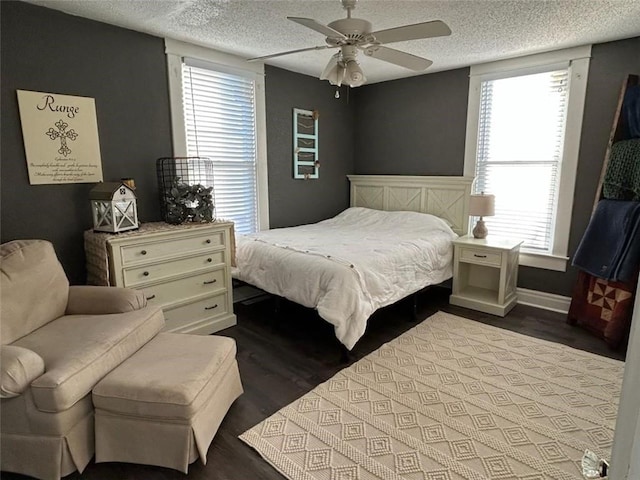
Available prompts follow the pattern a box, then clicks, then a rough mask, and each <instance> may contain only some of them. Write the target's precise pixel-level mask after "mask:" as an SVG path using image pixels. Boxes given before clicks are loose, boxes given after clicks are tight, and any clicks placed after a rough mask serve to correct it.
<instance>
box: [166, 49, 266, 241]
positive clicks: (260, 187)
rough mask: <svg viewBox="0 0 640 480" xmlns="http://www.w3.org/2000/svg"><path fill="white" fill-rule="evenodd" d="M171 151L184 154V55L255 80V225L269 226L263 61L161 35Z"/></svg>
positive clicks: (179, 155)
mask: <svg viewBox="0 0 640 480" xmlns="http://www.w3.org/2000/svg"><path fill="white" fill-rule="evenodd" d="M164 44H165V53H166V54H167V71H168V75H169V102H170V107H171V130H172V136H173V155H174V156H176V157H186V156H187V135H186V131H185V122H184V108H183V105H182V59H183V58H184V57H189V58H195V59H197V60H203V61H205V62H208V63H214V64H216V65H217V66H219V67H220V71H223V72H228V73H233V74H236V75H243V76H248V77H251V78H253V79H254V80H255V95H256V98H255V106H256V137H257V138H256V150H257V151H256V182H257V185H256V190H257V196H258V229H259V230H268V229H269V190H268V188H269V184H268V170H267V112H266V95H265V86H264V83H265V82H264V63H262V62H254V63H247V61H246V60H245V59H243V58H240V57H236V56H234V55H230V54H228V53H223V52H218V51H216V50H212V49H209V48H205V47H201V46H198V45H193V44H190V43H184V42H180V41H178V40H173V39H171V38H165V40H164Z"/></svg>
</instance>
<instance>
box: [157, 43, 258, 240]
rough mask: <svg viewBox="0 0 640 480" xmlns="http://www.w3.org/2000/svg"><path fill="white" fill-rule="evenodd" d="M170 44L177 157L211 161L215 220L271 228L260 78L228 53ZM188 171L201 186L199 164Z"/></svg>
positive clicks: (246, 228)
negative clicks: (226, 220) (202, 158)
mask: <svg viewBox="0 0 640 480" xmlns="http://www.w3.org/2000/svg"><path fill="white" fill-rule="evenodd" d="M166 45H167V61H168V65H169V75H170V76H169V80H170V90H171V107H172V122H173V135H174V155H175V156H188V157H207V158H209V159H211V160H212V163H213V183H214V184H213V187H214V196H215V197H214V198H215V205H216V216H217V217H219V218H224V219H228V220H233V222H234V224H235V230H236V232H238V233H253V232H256V231H258V230H261V229H265V228H268V213H267V202H266V201H265V200H266V198H267V195H266V159H265V158H264V152H265V148H264V145H265V138H264V128H263V126H264V82H263V79H262V75H261V74H256V72H255V71H247V70H245V69H244V68H238V67H239V66H242V67H244V66H245V65H244V63H245V62H244V60H242V59H236V58H235V57H231V56H229V55H226V54H221V53H219V52H213V51H211V50H207V49H204V48H201V47H195V46H190V45H186V44H181V43H180V42H174V41H169V40H167V41H166ZM175 51H179V52H180V54H175V53H174V52H175ZM257 68H261V67H257ZM189 166H190V168H191V167H192V170H193V171H189V177H190V178H189V180H190V181H192V182H197V183H201V181H200V180H199V179H198V178H197V175H198V171H199V170H200V165H198V162H190V164H189ZM207 186H210V185H207Z"/></svg>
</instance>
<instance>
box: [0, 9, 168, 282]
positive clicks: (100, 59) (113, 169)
mask: <svg viewBox="0 0 640 480" xmlns="http://www.w3.org/2000/svg"><path fill="white" fill-rule="evenodd" d="M0 8H1V11H0V13H1V17H2V19H1V22H2V23H1V43H2V51H1V56H2V59H1V75H2V96H1V101H2V129H1V133H2V137H1V139H2V146H1V150H0V152H1V153H0V166H1V171H2V176H1V185H0V186H1V205H2V213H1V215H0V218H1V240H2V242H6V241H9V240H13V239H18V238H43V239H47V240H50V241H52V242H53V244H54V246H55V248H56V252H57V253H58V256H59V258H60V260H61V262H62V264H63V266H64V268H65V270H66V272H67V275H68V276H69V278H70V280H71V282H72V283H84V279H85V267H84V249H83V240H82V233H83V231H84V230H86V229H88V228H91V226H92V221H91V212H90V209H89V200H88V193H89V190H90V189H91V187H92V186H93V185H94V184H65V185H30V184H29V178H28V175H27V164H26V160H25V153H24V144H23V141H22V130H21V128H20V117H19V113H18V103H17V97H16V89H21V90H34V91H42V92H52V93H60V94H67V95H78V96H86V97H92V98H95V101H96V111H97V118H98V132H99V136H100V151H101V156H102V170H103V174H104V179H105V180H106V181H109V180H118V179H120V178H122V177H131V178H134V179H135V181H136V186H137V194H138V208H139V212H140V214H139V216H140V219H141V220H144V221H152V220H158V219H159V215H160V214H159V209H158V201H157V197H158V193H157V184H156V179H155V160H156V159H157V158H159V157H163V156H170V155H171V153H172V144H171V130H170V116H169V97H168V85H167V71H166V62H165V55H164V43H163V40H162V39H160V38H155V37H152V36H149V35H144V34H141V33H137V32H133V31H130V30H125V29H122V28H117V27H113V26H110V25H106V24H103V23H98V22H93V21H90V20H86V19H83V18H79V17H73V16H70V15H66V14H63V13H60V12H57V11H54V10H49V9H46V8H42V7H37V6H33V5H29V4H26V3H20V2H5V1H3V2H0Z"/></svg>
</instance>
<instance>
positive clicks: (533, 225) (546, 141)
mask: <svg viewBox="0 0 640 480" xmlns="http://www.w3.org/2000/svg"><path fill="white" fill-rule="evenodd" d="M568 74H569V72H568V69H562V70H555V71H551V72H544V73H536V74H533V75H521V76H514V77H509V78H500V79H497V80H485V81H482V82H481V92H480V115H479V123H478V144H477V154H476V155H477V157H476V172H475V173H476V183H475V187H474V190H475V192H481V191H483V192H485V193H490V194H494V195H495V197H496V200H495V203H496V206H495V216H492V217H487V218H485V219H484V220H485V222H486V224H487V228H488V229H489V232H490V234H491V235H492V236H494V235H495V236H502V237H511V238H520V239H523V240H524V243H523V249H526V250H529V251H531V252H539V253H549V252H551V251H552V248H553V235H554V227H555V220H556V218H555V217H556V208H557V204H558V202H557V198H558V189H559V176H560V171H561V163H562V152H563V143H564V133H565V126H566V118H567V115H566V112H567V99H568Z"/></svg>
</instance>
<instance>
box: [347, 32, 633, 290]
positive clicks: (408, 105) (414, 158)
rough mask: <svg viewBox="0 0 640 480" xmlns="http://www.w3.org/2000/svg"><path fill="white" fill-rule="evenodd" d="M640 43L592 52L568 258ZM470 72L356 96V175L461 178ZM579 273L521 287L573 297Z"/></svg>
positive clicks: (534, 276) (541, 276)
mask: <svg viewBox="0 0 640 480" xmlns="http://www.w3.org/2000/svg"><path fill="white" fill-rule="evenodd" d="M639 52H640V38H632V39H628V40H621V41H617V42H610V43H603V44H597V45H594V46H593V49H592V58H591V64H590V68H589V81H588V84H587V98H586V104H585V113H584V120H583V128H582V136H581V142H580V155H579V161H578V162H579V163H578V171H577V178H576V189H575V196H574V202H575V203H574V210H573V217H572V221H571V233H570V241H569V255H570V256H572V255H573V253H574V252H575V250H576V248H577V246H578V243H579V242H580V239H581V238H582V234H583V233H584V230H585V228H586V226H587V224H588V222H589V218H590V216H591V209H592V206H593V200H594V197H595V191H596V186H597V183H598V178H599V176H600V170H601V168H602V160H603V159H604V152H605V149H606V145H607V141H608V138H609V132H610V130H611V125H612V121H613V115H614V112H615V108H616V105H617V101H618V94H619V92H620V86H621V85H622V82H623V80H624V79H625V78H626V76H627V74H629V73H635V74H640V53H639ZM468 75H469V70H468V69H460V70H452V71H448V72H441V73H433V74H429V75H422V76H418V77H412V78H408V79H401V80H395V81H393V82H384V83H379V84H373V85H366V86H364V87H360V88H359V89H358V90H357V96H356V118H357V123H356V132H355V138H356V148H355V152H356V160H355V166H356V173H358V174H403V175H410V174H422V175H461V174H462V173H463V169H464V143H465V131H466V118H467V99H468V93H469V80H468ZM576 276H577V270H576V269H575V268H573V267H569V268H568V270H567V272H555V271H551V270H544V269H539V268H530V267H520V271H519V279H518V286H520V287H523V288H529V289H533V290H540V291H543V292H549V293H556V294H560V295H567V296H570V295H571V292H572V289H573V285H574V283H575V279H576Z"/></svg>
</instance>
